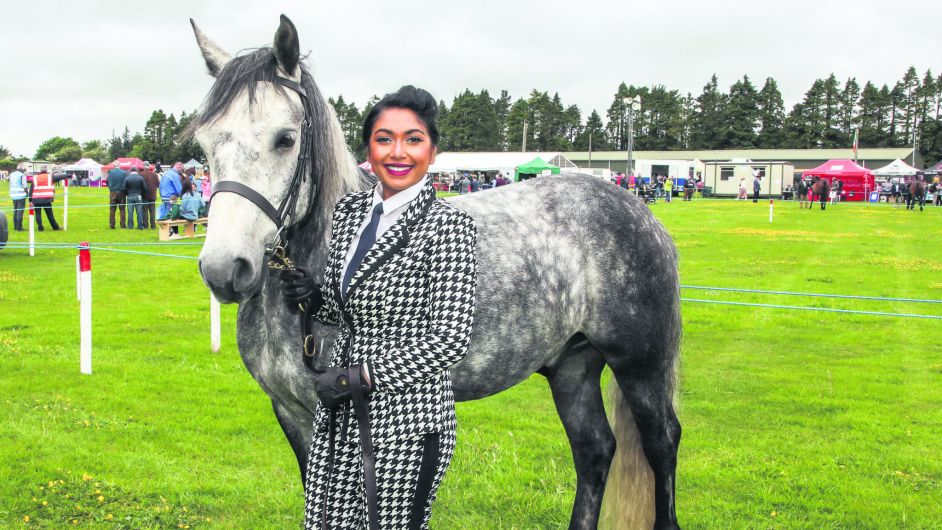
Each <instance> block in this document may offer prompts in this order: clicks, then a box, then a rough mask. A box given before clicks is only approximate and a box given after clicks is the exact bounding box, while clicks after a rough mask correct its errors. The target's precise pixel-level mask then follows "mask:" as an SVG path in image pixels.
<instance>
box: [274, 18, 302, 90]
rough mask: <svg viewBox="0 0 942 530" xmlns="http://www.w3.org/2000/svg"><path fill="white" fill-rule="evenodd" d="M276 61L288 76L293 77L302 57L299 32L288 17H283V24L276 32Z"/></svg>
mask: <svg viewBox="0 0 942 530" xmlns="http://www.w3.org/2000/svg"><path fill="white" fill-rule="evenodd" d="M274 49H275V59H276V60H277V61H278V66H280V67H281V69H282V70H284V71H285V73H286V74H288V75H290V76H293V75H294V73H295V69H296V68H297V67H298V61H299V60H300V57H301V47H300V45H299V44H298V30H296V29H295V28H294V23H292V22H291V20H290V19H288V17H286V16H284V15H281V24H280V25H279V26H278V31H276V32H275V46H274Z"/></svg>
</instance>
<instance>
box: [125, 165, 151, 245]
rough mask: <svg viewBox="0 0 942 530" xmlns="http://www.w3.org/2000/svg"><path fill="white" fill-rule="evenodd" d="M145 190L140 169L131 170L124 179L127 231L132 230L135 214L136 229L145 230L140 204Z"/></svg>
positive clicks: (142, 207) (145, 184)
mask: <svg viewBox="0 0 942 530" xmlns="http://www.w3.org/2000/svg"><path fill="white" fill-rule="evenodd" d="M146 190H147V182H145V181H144V177H142V176H141V174H140V169H138V168H136V167H132V168H131V172H130V173H129V174H128V176H127V178H125V179H124V192H125V194H126V195H127V198H128V229H131V228H134V214H135V213H136V214H137V229H138V230H143V229H145V228H146V226H145V221H144V206H143V205H142V204H141V203H142V202H143V198H144V192H145V191H146Z"/></svg>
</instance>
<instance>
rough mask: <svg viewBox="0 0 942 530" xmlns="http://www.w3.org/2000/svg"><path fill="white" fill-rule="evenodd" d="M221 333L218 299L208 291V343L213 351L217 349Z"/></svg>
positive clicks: (219, 344)
mask: <svg viewBox="0 0 942 530" xmlns="http://www.w3.org/2000/svg"><path fill="white" fill-rule="evenodd" d="M221 338H222V334H221V333H220V330H219V300H216V297H215V296H213V293H212V292H210V293H209V343H210V347H211V348H212V350H213V353H216V352H218V351H219V348H220V346H221V342H222V340H221Z"/></svg>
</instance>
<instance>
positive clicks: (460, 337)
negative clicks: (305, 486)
mask: <svg viewBox="0 0 942 530" xmlns="http://www.w3.org/2000/svg"><path fill="white" fill-rule="evenodd" d="M372 196H373V190H372V189H370V190H366V191H361V192H356V193H351V194H348V195H346V196H344V197H343V198H341V199H340V200H339V201H338V202H337V206H336V208H335V210H334V214H333V221H332V226H331V234H332V235H331V240H330V250H329V253H328V259H327V265H326V268H325V271H324V282H323V286H322V293H323V295H324V305H323V307H322V308H321V310H320V311H319V312H318V314H317V315H316V316H315V318H316V319H317V320H320V321H322V322H324V323H328V324H338V325H339V326H340V334H339V336H338V337H337V341H336V343H335V344H336V347H335V348H334V350H333V352H332V355H331V359H330V365H331V366H349V365H351V364H356V363H364V362H366V363H368V366H369V370H370V375H371V378H372V382H373V386H374V390H373V392H372V394H371V395H370V402H369V408H370V427H371V429H372V434H373V440H374V442H375V443H376V444H377V445H379V444H382V443H384V442H386V441H389V440H391V439H395V438H401V437H406V436H417V435H421V434H424V433H432V432H445V431H446V429H449V428H451V429H453V428H454V425H455V423H454V421H455V420H454V414H455V412H454V394H453V393H452V388H451V378H450V376H449V374H448V369H449V368H450V367H451V366H452V365H453V364H455V363H456V362H458V361H459V360H461V359H462V358H463V357H464V356H465V354H466V353H467V351H468V344H469V343H470V340H471V328H472V321H473V317H474V292H475V282H476V277H477V262H476V259H475V246H476V239H477V230H476V228H475V225H474V220H473V219H472V218H471V216H470V215H468V214H466V213H464V212H462V211H460V210H458V209H457V208H455V207H454V206H451V205H450V204H447V203H445V202H444V201H442V200H438V199H436V198H435V189H434V188H433V187H432V183H431V179H429V180H427V181H426V183H425V185H424V186H423V188H422V190H421V192H420V193H419V195H418V197H416V198H415V199H414V200H413V201H412V202H411V203H409V206H408V207H407V208H406V211H405V213H403V214H402V216H400V217H399V219H398V220H396V222H395V224H393V226H391V227H390V228H389V229H388V230H386V231H385V232H384V233H383V235H382V236H381V237H380V238H379V239H378V240H377V241H376V242H375V243H374V244H373V247H372V248H371V249H370V250H369V252H367V254H366V256H364V258H363V261H362V262H361V263H360V266H359V268H358V269H357V270H356V272H355V273H354V275H353V277H352V278H351V280H350V284H349V285H348V286H347V293H346V295H347V296H346V301H345V302H344V301H342V300H341V297H340V290H339V287H340V280H341V271H342V267H343V261H344V257H345V255H346V253H347V250H348V249H349V247H350V244H351V241H352V240H353V238H354V237H355V235H356V233H357V230H358V229H359V227H360V225H361V224H362V223H363V221H364V219H365V218H366V215H367V214H368V213H369V212H370V211H371V210H372V203H373V201H372ZM351 266H353V265H352V264H351ZM327 422H328V414H327V411H326V409H325V408H324V407H323V406H321V405H320V404H318V407H317V410H316V412H315V415H314V429H315V431H320V432H323V431H326V430H327ZM338 422H339V425H341V426H344V425H346V426H347V428H346V430H345V432H340V433H339V436H340V439H342V440H343V439H346V440H356V439H357V438H356V437H357V427H356V423H357V422H356V418H355V417H353V415H351V414H350V407H349V403H348V404H347V405H345V406H344V407H343V408H342V409H341V410H340V411H339V416H338ZM449 426H450V427H449Z"/></svg>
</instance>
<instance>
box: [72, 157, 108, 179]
mask: <svg viewBox="0 0 942 530" xmlns="http://www.w3.org/2000/svg"><path fill="white" fill-rule="evenodd" d="M101 167H102V165H101V164H99V163H98V162H95V161H94V160H92V159H91V158H83V159H81V160H79V161H78V162H76V163H74V164H72V165H71V166H66V167H64V168H62V170H63V171H66V172H69V173H78V172H80V171H84V172H85V173H86V176H87V177H88V180H90V181H92V182H96V181H99V180H101Z"/></svg>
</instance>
